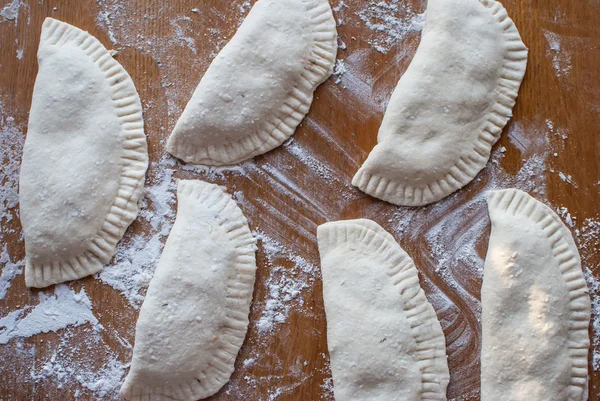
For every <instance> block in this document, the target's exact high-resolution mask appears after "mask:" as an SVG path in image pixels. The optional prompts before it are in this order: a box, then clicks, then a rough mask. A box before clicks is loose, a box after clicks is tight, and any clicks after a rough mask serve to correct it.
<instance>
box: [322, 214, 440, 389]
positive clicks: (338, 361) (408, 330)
mask: <svg viewBox="0 0 600 401" xmlns="http://www.w3.org/2000/svg"><path fill="white" fill-rule="evenodd" d="M317 237H318V243H319V253H320V256H321V270H322V275H323V300H324V303H325V314H326V316H327V346H328V348H329V355H330V361H331V373H332V376H333V392H334V395H335V399H336V401H421V400H445V399H446V388H447V385H448V381H449V373H448V364H447V360H446V344H445V339H444V333H443V332H442V328H441V326H440V323H439V321H438V319H437V316H436V314H435V311H434V309H433V307H432V306H431V305H430V304H429V302H428V301H427V298H426V297H425V293H424V292H423V290H422V289H421V287H420V285H419V277H418V273H417V269H416V267H415V265H414V263H413V261H412V260H411V259H410V257H409V256H408V255H407V254H406V253H405V252H404V250H403V249H402V248H401V247H400V245H398V243H397V242H396V241H395V240H394V238H393V237H392V236H391V235H390V234H389V233H387V232H386V231H385V230H384V229H383V228H381V227H380V226H379V225H378V224H377V223H375V222H373V221H371V220H366V219H360V220H348V221H337V222H332V223H326V224H324V225H322V226H319V228H318V231H317Z"/></svg>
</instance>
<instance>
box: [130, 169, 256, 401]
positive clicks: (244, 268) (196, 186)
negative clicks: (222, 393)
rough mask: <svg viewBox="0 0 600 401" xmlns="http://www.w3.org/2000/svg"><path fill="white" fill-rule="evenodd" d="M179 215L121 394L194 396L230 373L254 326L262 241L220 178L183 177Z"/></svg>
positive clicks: (153, 399)
mask: <svg viewBox="0 0 600 401" xmlns="http://www.w3.org/2000/svg"><path fill="white" fill-rule="evenodd" d="M177 200H178V206H177V218H176V220H175V224H174V225H173V229H172V230H171V233H170V234H169V238H168V240H167V243H166V245H165V249H164V251H163V254H162V256H161V258H160V261H159V263H158V267H157V269H156V272H155V273H154V277H153V278H152V281H151V282H150V287H149V288H148V293H147V295H146V299H145V300H144V303H143V305H142V308H141V310H140V316H139V318H138V321H137V326H136V333H135V347H134V349H133V361H132V362H131V370H130V371H129V375H128V376H127V378H126V379H125V383H124V384H123V387H122V388H121V395H123V396H124V397H125V398H126V399H128V400H132V401H133V400H135V401H142V400H143V401H166V400H170V401H172V400H182V401H183V400H186V401H195V400H197V399H200V398H205V397H208V396H210V395H212V394H214V393H216V392H217V391H219V389H220V388H221V387H223V385H225V383H227V381H228V380H229V378H230V376H231V374H232V373H233V370H234V363H235V359H236V356H237V354H238V351H239V350H240V347H241V346H242V343H243V342H244V338H245V336H246V331H247V329H248V314H249V311H250V302H251V301H252V292H253V289H254V276H255V271H256V259H255V252H256V241H255V240H254V238H253V237H252V234H251V232H250V229H249V228H248V222H247V220H246V218H245V217H244V215H243V214H242V211H241V210H240V208H239V207H238V206H237V205H236V204H235V202H234V201H233V200H232V199H231V197H230V196H229V195H227V194H226V193H224V192H223V191H222V190H221V188H219V187H218V186H217V185H214V184H209V183H206V182H203V181H179V184H178V186H177Z"/></svg>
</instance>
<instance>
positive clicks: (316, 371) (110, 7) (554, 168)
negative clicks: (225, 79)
mask: <svg viewBox="0 0 600 401" xmlns="http://www.w3.org/2000/svg"><path fill="white" fill-rule="evenodd" d="M4 3H6V5H10V4H12V6H13V7H12V8H10V9H5V10H4V12H3V13H2V14H0V107H1V109H0V123H1V124H2V129H3V131H2V132H3V135H5V134H6V132H9V133H12V134H14V135H13V136H6V137H4V138H3V139H2V147H3V148H2V156H3V157H2V159H3V160H2V163H3V169H6V170H7V171H8V169H9V167H10V168H12V169H13V170H14V168H15V166H18V163H19V158H20V146H21V145H22V138H24V136H25V133H26V125H27V118H28V110H29V106H30V103H31V94H32V89H33V85H34V80H35V76H36V72H37V60H36V51H37V46H38V43H39V34H40V29H41V25H42V22H43V20H44V18H45V17H48V16H51V17H54V18H57V19H60V20H62V21H65V22H68V23H70V24H73V25H75V26H77V27H79V28H82V29H84V30H87V31H89V32H90V33H91V34H93V35H94V36H96V37H97V38H98V39H99V40H100V41H101V42H102V43H103V44H105V46H106V47H107V48H109V49H110V48H112V49H115V50H117V51H118V52H119V53H118V55H117V56H116V59H117V60H118V61H119V62H120V63H121V64H122V65H123V66H124V67H125V69H126V70H127V71H128V72H129V73H130V74H131V76H132V78H133V80H134V82H135V84H136V86H137V88H138V91H139V93H140V97H141V99H142V103H143V105H144V113H145V114H144V116H145V122H146V133H147V137H148V144H149V151H150V160H151V166H150V169H149V173H148V176H147V182H146V184H147V186H148V188H149V190H148V198H149V200H148V201H147V202H146V203H145V206H144V209H145V212H144V216H141V217H140V218H138V219H137V220H136V222H134V224H133V225H132V226H131V227H130V229H129V230H128V232H127V234H126V237H125V240H124V241H123V244H121V245H120V249H122V250H124V249H130V248H127V247H128V246H129V245H127V244H128V243H129V244H130V243H131V242H132V241H134V240H135V239H136V238H141V237H143V238H150V237H152V238H157V237H156V234H157V231H158V230H166V232H167V233H168V228H169V227H170V223H172V218H173V212H172V210H174V209H173V208H174V203H171V206H170V208H171V209H170V210H163V209H164V207H162V206H164V204H165V203H164V197H167V198H168V197H169V196H170V195H169V194H171V196H172V193H173V188H174V185H173V183H175V182H176V180H177V179H179V178H199V179H205V180H208V181H211V182H217V183H219V184H221V185H225V186H226V187H227V188H228V190H229V192H230V193H233V194H234V197H235V199H236V200H237V201H238V203H239V204H240V207H241V208H242V210H243V211H244V213H245V214H246V216H247V217H248V220H249V222H250V225H251V228H252V230H253V231H254V232H255V233H256V235H257V236H258V237H259V239H260V241H259V250H258V273H257V283H256V287H255V292H254V302H253V306H252V312H251V324H250V329H249V334H248V336H247V338H246V342H245V344H244V346H243V348H242V350H241V353H240V356H239V357H238V360H237V362H236V371H235V373H234V375H233V377H232V379H231V381H230V383H229V384H228V385H227V386H225V388H224V389H223V390H222V391H221V392H219V393H218V394H217V395H215V396H214V397H211V398H210V400H215V401H216V400H219V401H224V400H236V401H237V400H257V401H258V400H279V401H293V400H295V401H298V400H301V401H312V400H333V395H332V392H331V380H330V370H329V361H328V359H329V357H328V355H327V346H326V333H325V316H324V312H323V301H322V296H321V291H322V286H321V281H320V274H319V268H318V266H319V259H318V253H317V246H316V237H315V233H316V227H317V225H319V224H322V223H323V222H325V221H331V220H338V219H348V218H358V217H366V218H372V219H374V220H376V221H377V222H379V223H380V224H382V225H383V226H384V227H386V228H387V229H388V230H390V231H391V232H392V233H393V234H394V236H395V237H396V238H397V240H398V241H399V242H400V243H401V245H402V246H403V247H404V249H405V250H406V251H407V252H408V253H409V254H410V255H411V256H412V257H413V259H414V260H415V263H416V265H417V267H418V268H419V270H420V272H421V280H422V283H423V287H424V288H425V290H426V293H427V295H428V297H429V299H430V300H431V302H432V303H433V305H434V307H435V308H436V311H437V313H438V315H439V317H440V320H441V322H442V326H443V328H444V332H445V334H446V338H447V343H448V353H449V364H450V370H451V374H452V380H451V383H450V386H449V389H448V398H449V399H453V400H478V399H479V391H478V388H479V361H478V359H479V349H480V340H481V329H480V323H479V318H480V305H479V301H478V299H479V294H480V286H481V269H482V267H483V258H484V257H485V251H486V247H487V240H488V238H489V220H488V217H487V212H486V208H485V202H484V201H483V200H482V194H483V193H485V191H486V190H487V189H490V188H496V187H510V186H517V187H520V188H523V189H525V190H528V191H529V192H532V193H534V194H535V195H536V196H537V197H538V198H541V199H545V200H547V202H548V204H549V205H551V206H552V207H553V208H554V209H555V210H560V211H561V214H562V216H563V217H564V218H565V219H566V220H567V221H568V222H569V223H570V225H571V226H572V227H573V230H577V233H578V234H579V235H578V237H577V239H578V242H579V244H580V246H581V253H582V257H583V260H584V265H585V267H586V268H587V269H589V270H590V272H591V273H592V275H593V276H595V277H596V278H600V267H599V265H600V258H599V257H598V255H597V254H596V249H597V246H598V240H597V238H598V237H597V235H596V234H597V232H595V233H594V232H593V228H594V227H596V228H597V227H598V226H597V225H594V224H596V223H597V222H598V220H597V218H598V215H599V212H600V194H599V192H600V181H599V180H600V162H599V159H600V150H599V149H600V147H599V146H598V137H599V136H600V78H599V76H598V73H599V71H600V1H598V0H552V1H550V0H533V1H517V0H506V1H505V2H504V5H505V7H506V8H507V10H508V12H509V15H510V16H511V17H512V18H513V20H514V21H515V23H516V25H517V27H518V28H519V30H520V33H521V35H522V37H523V41H524V42H525V43H526V45H527V46H528V47H529V49H530V53H529V64H528V69H527V74H526V76H525V80H524V83H523V85H522V87H521V91H520V96H519V98H518V100H517V105H516V107H515V110H514V118H513V119H512V120H511V122H510V123H509V125H508V126H507V127H506V129H505V130H504V133H503V135H502V138H501V140H500V141H499V143H498V144H497V145H496V146H495V147H494V154H493V156H492V161H490V163H489V164H488V166H487V167H486V169H485V170H484V171H483V172H482V173H481V174H480V175H479V176H478V178H477V179H476V180H475V181H474V182H472V183H471V184H469V185H468V186H467V187H466V188H464V189H463V190H461V191H459V192H458V193H457V194H455V195H452V196H451V197H449V198H447V199H445V200H443V201H442V202H440V203H438V204H435V205H431V206H428V207H424V208H401V207H395V206H392V205H390V204H386V203H384V202H380V201H377V200H374V199H372V198H369V197H368V196H366V195H364V194H362V193H360V192H359V191H357V190H356V189H354V188H352V186H351V185H350V181H351V178H352V176H353V174H354V173H355V171H356V170H357V168H358V166H359V165H360V163H362V162H363V161H364V159H365V158H366V156H367V154H368V152H369V151H370V150H371V149H372V147H373V146H374V145H375V143H376V134H377V129H378V127H379V124H380V122H381V119H382V117H383V113H384V111H385V106H386V104H387V101H388V99H389V97H390V94H391V91H392V89H393V88H394V86H395V85H396V83H397V81H398V79H399V77H400V76H401V75H402V73H403V72H404V71H405V69H406V67H407V66H408V64H409V63H410V60H411V58H412V55H413V54H414V52H415V49H416V47H417V46H418V41H419V37H420V33H419V31H418V29H417V25H414V24H412V25H411V21H413V20H414V21H418V20H419V18H418V16H415V15H416V14H420V13H422V12H423V10H424V9H425V1H424V0H399V1H396V0H387V1H383V2H380V1H379V0H377V1H376V2H372V1H369V0H346V1H345V3H346V4H345V5H344V4H343V3H342V2H340V1H338V0H335V1H334V2H333V4H332V6H334V7H335V10H336V11H335V14H336V18H337V19H338V21H339V26H338V32H339V37H340V43H342V42H343V43H344V44H345V46H342V47H345V49H340V50H339V53H338V59H340V60H343V66H345V68H342V67H341V66H342V64H340V68H339V70H338V71H339V72H340V74H338V75H336V76H335V77H332V78H330V79H329V80H328V81H327V82H325V83H324V84H323V85H322V86H321V87H319V89H318V91H317V93H316V98H315V101H314V103H313V106H312V109H311V110H310V113H309V114H308V116H307V118H306V119H305V120H304V122H303V123H302V125H301V126H300V127H299V129H298V130H297V131H296V133H295V135H294V137H293V140H292V141H290V142H288V143H286V144H285V145H284V146H282V147H279V148H278V149H276V150H274V151H272V152H269V153H268V154H266V155H263V156H259V157H256V158H255V159H254V160H253V161H252V162H250V163H245V164H244V165H242V166H241V167H240V168H238V169H233V170H226V171H223V170H210V169H190V168H189V167H185V166H184V165H182V164H181V163H180V162H178V161H175V160H174V159H172V158H170V157H167V156H165V151H164V149H165V140H166V138H167V137H168V135H169V133H170V131H171V129H172V128H173V126H174V124H175V122H176V120H177V118H178V116H179V114H180V113H181V110H182V108H183V107H184V106H185V104H186V102H187V101H188V99H189V97H190V96H191V93H192V91H193V90H194V88H195V86H196V85H197V83H198V81H199V79H200V77H201V76H202V74H203V73H204V71H205V70H206V68H207V67H208V65H209V63H210V61H211V59H212V58H213V57H214V55H215V54H216V53H217V52H218V50H219V49H221V48H222V47H223V45H224V44H225V43H226V42H227V40H228V39H229V38H230V37H231V36H232V35H233V34H234V32H235V30H236V28H237V26H238V25H239V23H240V22H241V21H242V20H243V17H244V16H245V15H246V14H247V12H248V10H249V8H250V5H251V4H252V3H253V1H250V2H246V1H243V0H227V1H224V0H195V1H191V0H178V1H169V0H165V1H149V0H131V1H126V0H98V1H94V0H60V1H59V0H45V1H44V0H23V1H22V2H20V1H18V0H15V1H13V2H12V3H11V2H9V0H4ZM375 3H379V5H377V4H375ZM3 5H4V4H0V9H1V8H2V7H3ZM386 9H387V11H385V10H386ZM7 10H8V11H7ZM11 10H18V14H17V15H18V17H17V18H13V17H14V15H12V14H11V13H10V11H11ZM384 11H385V12H387V15H388V16H391V17H393V18H387V19H385V18H383V17H384V16H385V14H384ZM7 16H8V18H7ZM375 23H379V24H381V26H382V27H386V29H387V30H386V29H379V30H378V29H377V26H374V25H373V24H375ZM389 28H392V30H391V31H390V30H389ZM15 132H16V134H15ZM15 135H16V136H15ZM15 138H16V139H15ZM19 138H21V139H20V140H19ZM11 166H12V167H11ZM13 173H14V171H13ZM2 177H3V178H2V180H3V182H2V186H3V193H4V195H3V196H4V198H3V201H4V204H3V205H2V206H3V208H4V209H5V210H4V212H3V214H2V221H1V223H2V236H1V237H0V240H1V241H2V243H3V244H2V247H3V248H4V250H5V251H6V252H7V255H5V256H7V257H8V258H6V257H3V258H2V259H0V261H1V262H2V266H1V267H2V268H6V269H7V266H8V265H9V264H10V263H15V262H18V261H21V260H22V259H23V256H24V244H23V240H22V238H21V231H20V226H19V221H18V218H17V217H18V207H15V204H14V199H13V203H11V202H10V201H9V200H8V201H7V200H6V199H7V198H6V196H8V195H6V193H9V192H10V193H12V194H13V195H14V193H15V191H16V182H15V175H14V174H12V175H11V174H9V173H5V172H3V175H2ZM11 191H12V192H11ZM10 193H9V195H10ZM161 197H162V198H161ZM166 204H167V206H168V205H169V203H168V202H167V203H166ZM161 205H162V206H161ZM161 207H162V209H161ZM560 208H566V209H560ZM167 209H169V207H167ZM11 217H12V218H11ZM154 223H156V224H154ZM590 233H591V234H590ZM140 236H141V237H140ZM159 238H160V240H161V241H162V242H164V240H165V239H166V238H165V237H164V235H163V236H160V237H159ZM148 246H149V247H150V246H151V245H148ZM0 250H1V249H0ZM123 253H126V252H125V251H123ZM156 261H157V260H156V259H155V258H151V260H150V261H149V262H148V261H145V262H139V263H147V264H148V265H149V267H148V266H146V268H148V269H150V271H151V269H152V268H153V267H154V266H155V264H156ZM115 263H116V262H115ZM115 263H113V264H115ZM136 263H138V262H136V261H135V260H133V261H132V262H131V265H132V266H133V267H132V268H139V266H136ZM119 266H122V265H119ZM592 275H589V276H590V281H593V276H592ZM69 287H70V288H73V289H75V290H76V291H81V290H82V289H84V290H85V293H86V294H87V296H88V297H89V299H90V300H91V303H92V307H91V309H92V311H93V313H94V316H95V317H96V318H97V320H98V324H96V325H94V327H93V328H90V327H91V326H90V324H83V325H81V326H78V327H68V328H64V329H60V330H57V331H56V332H49V333H42V334H39V335H34V336H29V337H25V338H21V339H16V340H15V339H14V340H11V341H9V342H8V343H7V344H6V345H0V357H1V358H2V362H0V400H3V401H8V400H59V399H60V400H74V399H77V400H93V399H105V400H116V399H119V397H118V395H117V394H116V392H115V389H117V388H118V386H117V385H115V383H117V384H118V381H119V380H121V379H122V378H123V377H122V375H123V374H124V373H125V370H124V367H126V364H127V363H128V361H129V360H130V358H131V347H130V345H131V344H133V342H134V335H135V333H134V326H135V321H136V317H137V313H138V308H139V300H138V301H132V300H131V297H126V296H124V295H123V294H122V293H121V292H119V291H118V290H117V289H115V288H114V287H115V285H114V283H113V285H112V286H111V285H107V284H106V282H105V281H103V280H101V279H99V278H92V277H90V278H86V279H84V280H80V281H78V282H75V283H70V284H69ZM595 290H598V288H595ZM54 291H55V289H54V288H49V289H45V290H44V291H41V292H40V291H30V290H28V289H27V288H26V287H25V283H24V276H23V275H22V274H21V275H17V276H16V278H15V279H14V281H13V282H12V285H11V286H10V288H9V289H8V291H7V293H6V295H5V296H4V298H3V299H0V317H4V316H7V315H8V314H9V313H10V312H13V311H15V310H18V309H23V308H24V307H25V309H27V307H26V306H27V305H32V306H34V305H36V304H38V303H39V302H40V293H42V294H46V295H48V296H51V295H52V294H54ZM144 291H145V290H144V289H142V290H141V292H140V294H141V295H143V294H144ZM592 293H593V294H592V295H593V298H594V300H595V302H596V303H597V304H598V302H600V301H598V294H597V292H595V291H592ZM130 295H131V294H130ZM134 295H137V294H134ZM599 326H600V324H599ZM1 330H2V327H0V331H1ZM598 331H600V327H598ZM592 334H593V333H592ZM595 334H596V337H595V339H596V341H598V337H597V335H598V334H599V333H595ZM75 350H76V352H75ZM598 362H599V363H600V360H599V361H598ZM591 366H592V363H591V357H590V372H591V380H590V400H593V401H599V400H600V395H599V394H600V374H599V373H598V372H594V371H593V370H592V369H591ZM61 372H62V373H61ZM89 375H92V376H93V379H90V380H87V379H86V377H88V376H89ZM94 375H95V376H94ZM99 375H100V376H99ZM102 375H103V376H102ZM94 378H95V379H94ZM98 378H100V380H98ZM90 383H92V384H93V385H90ZM540 401H542V400H540Z"/></svg>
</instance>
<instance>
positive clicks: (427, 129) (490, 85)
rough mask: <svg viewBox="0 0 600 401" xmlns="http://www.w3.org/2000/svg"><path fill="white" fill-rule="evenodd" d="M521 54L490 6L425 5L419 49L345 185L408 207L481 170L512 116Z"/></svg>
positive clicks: (475, 1) (486, 2) (507, 23)
mask: <svg viewBox="0 0 600 401" xmlns="http://www.w3.org/2000/svg"><path fill="white" fill-rule="evenodd" d="M526 64H527V48H526V47H525V45H524V44H523V42H521V38H520V36H519V32H518V31H517V28H516V27H515V25H514V24H513V22H512V21H511V19H510V18H509V17H508V15H507V14H506V10H505V9H504V8H503V7H502V5H501V4H500V3H498V2H496V1H493V0H482V1H481V2H480V1H479V0H429V1H428V6H427V22H426V25H425V30H424V31H423V37H422V39H421V43H420V45H419V48H418V50H417V52H416V54H415V56H414V59H413V60H412V62H411V64H410V66H409V67H408V69H407V71H406V72H405V73H404V75H403V76H402V78H401V79H400V81H399V82H398V86H397V87H396V89H395V90H394V93H393V94H392V98H391V100H390V103H389V105H388V108H387V111H386V113H385V116H384V118H383V122H382V124H381V128H380V130H379V134H378V137H377V142H378V143H377V145H376V146H375V148H374V149H373V151H372V152H371V154H370V155H369V157H368V158H367V160H366V161H365V163H364V165H363V166H362V167H361V168H360V170H359V171H358V173H356V175H355V177H354V179H353V180H352V184H353V185H355V186H357V187H358V188H359V189H361V190H362V191H364V192H366V193H367V194H369V195H372V196H374V197H376V198H379V199H382V200H385V201H388V202H391V203H394V204H397V205H407V206H419V205H426V204H428V203H432V202H435V201H437V200H440V199H442V198H444V197H446V196H448V195H450V194H451V193H452V192H454V191H456V190H457V189H459V188H462V187H463V186H465V185H466V184H468V183H469V182H470V181H471V180H472V179H473V178H474V177H475V176H476V175H477V173H478V172H479V171H481V169H482V168H483V167H484V166H485V164H486V163H487V161H488V159H489V156H490V150H491V147H492V145H493V144H494V143H495V142H496V141H497V140H498V138H499V137H500V133H501V131H502V128H503V127H504V125H506V122H507V121H508V119H509V118H510V116H511V114H512V108H513V106H514V104H515V100H516V98H517V93H518V90H519V86H520V85H521V80H522V78H523V75H524V74H525V66H526Z"/></svg>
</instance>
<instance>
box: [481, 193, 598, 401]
mask: <svg viewBox="0 0 600 401" xmlns="http://www.w3.org/2000/svg"><path fill="white" fill-rule="evenodd" d="M487 199H488V205H489V212H490V218H491V221H492V232H491V237H490V242H489V248H488V252H487V256H486V260H485V269H484V274H483V286H482V289H481V304H482V313H483V315H482V335H483V342H482V353H481V399H482V401H529V400H544V401H582V399H583V398H584V394H585V388H586V383H587V374H588V370H587V369H588V349H589V346H590V339H589V334H588V326H589V323H590V297H589V293H588V288H587V285H586V282H585V279H584V276H583V271H582V268H581V261H580V258H579V253H578V252H577V247H576V245H575V242H574V241H573V237H572V235H571V232H570V231H569V229H568V228H567V227H566V226H565V225H564V224H563V223H562V222H561V221H560V219H559V217H558V216H557V215H556V214H555V213H554V212H553V211H552V210H551V209H550V208H549V207H547V206H545V205H543V204H542V203H540V202H538V201H537V200H535V199H534V198H532V197H531V196H529V195H528V194H526V193H525V192H522V191H519V190H516V189H507V190H502V191H492V192H489V193H488V196H487Z"/></svg>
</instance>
